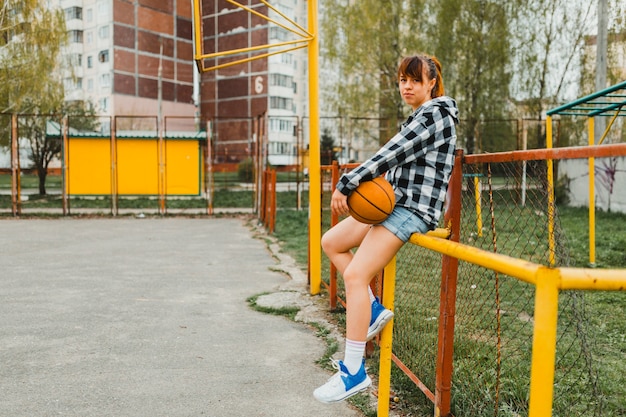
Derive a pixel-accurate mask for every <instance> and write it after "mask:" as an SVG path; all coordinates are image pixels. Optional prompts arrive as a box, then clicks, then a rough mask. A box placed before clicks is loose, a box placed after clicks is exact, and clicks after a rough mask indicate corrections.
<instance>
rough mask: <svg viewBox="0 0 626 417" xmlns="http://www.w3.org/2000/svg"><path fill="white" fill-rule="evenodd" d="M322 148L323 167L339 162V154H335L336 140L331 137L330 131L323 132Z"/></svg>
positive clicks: (326, 129) (325, 129)
mask: <svg viewBox="0 0 626 417" xmlns="http://www.w3.org/2000/svg"><path fill="white" fill-rule="evenodd" d="M320 147H321V154H322V155H321V163H322V165H330V164H332V162H333V161H336V160H337V152H335V150H334V148H335V138H334V137H333V136H332V135H331V133H330V129H328V128H324V131H323V132H322V140H321V141H320Z"/></svg>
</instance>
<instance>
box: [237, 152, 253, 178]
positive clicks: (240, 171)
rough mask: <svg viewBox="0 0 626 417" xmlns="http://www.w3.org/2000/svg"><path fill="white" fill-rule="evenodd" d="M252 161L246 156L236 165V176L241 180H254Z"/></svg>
mask: <svg viewBox="0 0 626 417" xmlns="http://www.w3.org/2000/svg"><path fill="white" fill-rule="evenodd" d="M254 172H255V169H254V161H253V160H252V158H246V159H244V160H243V161H241V162H240V163H239V164H238V165H237V176H238V178H239V181H241V182H254Z"/></svg>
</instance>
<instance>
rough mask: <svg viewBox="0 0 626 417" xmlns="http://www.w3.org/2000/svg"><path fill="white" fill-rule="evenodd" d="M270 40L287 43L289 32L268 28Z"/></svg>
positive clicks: (277, 28)
mask: <svg viewBox="0 0 626 417" xmlns="http://www.w3.org/2000/svg"><path fill="white" fill-rule="evenodd" d="M270 40H279V41H288V40H289V32H287V31H286V30H285V29H283V28H280V27H276V26H274V27H271V28H270Z"/></svg>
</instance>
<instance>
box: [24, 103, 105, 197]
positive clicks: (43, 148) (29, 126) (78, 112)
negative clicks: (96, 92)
mask: <svg viewBox="0 0 626 417" xmlns="http://www.w3.org/2000/svg"><path fill="white" fill-rule="evenodd" d="M62 117H67V124H68V126H67V127H68V128H70V127H71V128H72V129H73V130H75V131H76V130H78V131H81V130H82V131H93V130H95V127H96V125H97V124H98V123H97V119H96V118H95V110H94V109H93V106H91V105H90V103H87V102H83V101H75V102H65V103H62V104H61V108H60V109H59V114H58V115H33V116H26V117H20V118H19V121H20V123H19V129H20V137H22V138H25V140H26V141H27V142H28V147H29V149H28V156H29V159H30V161H31V164H32V165H31V166H29V167H27V168H29V169H34V170H35V171H36V172H37V176H38V178H39V194H41V195H46V178H47V176H48V168H49V167H50V163H51V162H52V161H53V160H54V159H55V158H58V157H59V155H60V153H61V150H62V146H63V143H62V133H63V132H62V131H61V128H62V126H63V121H62V120H61V118H62Z"/></svg>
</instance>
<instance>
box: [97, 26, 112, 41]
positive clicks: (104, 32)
mask: <svg viewBox="0 0 626 417" xmlns="http://www.w3.org/2000/svg"><path fill="white" fill-rule="evenodd" d="M98 36H100V39H108V38H109V27H108V26H102V27H101V28H100V29H98Z"/></svg>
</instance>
